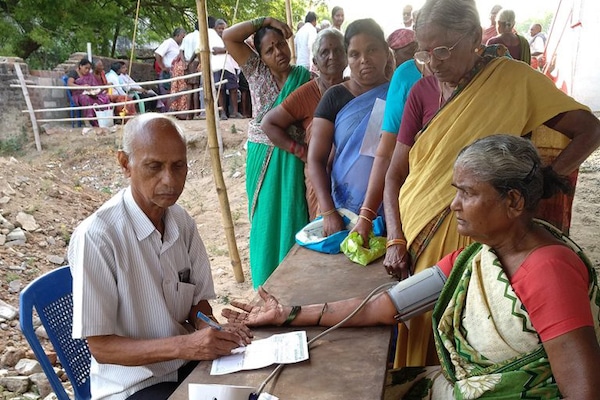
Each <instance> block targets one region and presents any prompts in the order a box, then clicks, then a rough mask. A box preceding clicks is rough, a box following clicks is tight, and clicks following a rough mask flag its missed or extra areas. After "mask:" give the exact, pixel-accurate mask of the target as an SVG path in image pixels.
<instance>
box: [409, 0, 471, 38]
mask: <svg viewBox="0 0 600 400" xmlns="http://www.w3.org/2000/svg"><path fill="white" fill-rule="evenodd" d="M428 24H435V25H438V26H440V27H442V28H445V29H447V30H449V31H453V32H458V33H463V34H466V33H468V32H476V31H477V30H478V29H481V22H480V20H479V11H477V7H476V5H475V1H474V0H427V1H426V2H425V5H424V6H423V7H422V8H421V9H420V10H419V16H418V18H417V21H416V23H415V32H417V33H418V32H419V28H422V27H423V26H425V25H428Z"/></svg>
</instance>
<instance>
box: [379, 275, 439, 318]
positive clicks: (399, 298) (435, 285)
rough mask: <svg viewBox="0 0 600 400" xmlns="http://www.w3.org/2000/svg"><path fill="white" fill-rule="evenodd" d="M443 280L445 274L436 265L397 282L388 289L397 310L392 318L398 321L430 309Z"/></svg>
mask: <svg viewBox="0 0 600 400" xmlns="http://www.w3.org/2000/svg"><path fill="white" fill-rule="evenodd" d="M445 282H446V275H444V273H443V272H442V270H441V269H440V267H438V266H437V265H435V266H433V267H431V268H427V269H426V270H424V271H421V272H419V273H418V274H416V275H413V276H411V277H409V278H407V279H405V280H403V281H402V282H398V284H397V285H396V286H394V287H392V288H391V289H389V290H388V294H389V296H390V298H391V299H392V302H393V303H394V306H395V307H396V310H398V314H396V316H395V317H394V318H395V319H396V320H398V321H406V320H409V319H411V318H412V317H414V316H417V315H419V314H422V313H424V312H426V311H429V310H432V309H433V306H434V305H435V302H436V301H437V299H438V297H439V296H440V293H441V291H442V288H443V287H444V283H445Z"/></svg>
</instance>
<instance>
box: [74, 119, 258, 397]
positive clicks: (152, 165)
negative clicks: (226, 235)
mask: <svg viewBox="0 0 600 400" xmlns="http://www.w3.org/2000/svg"><path fill="white" fill-rule="evenodd" d="M186 152H187V149H186V142H185V139H184V137H183V133H182V132H181V130H180V129H179V128H178V126H177V124H176V123H175V122H174V121H173V120H172V119H171V118H169V117H167V116H164V115H162V114H157V113H147V114H142V115H140V116H138V117H136V118H134V119H132V120H131V121H129V122H128V123H127V124H126V125H125V131H124V135H123V149H122V150H120V151H119V152H118V160H119V164H120V165H121V168H122V169H123V172H124V174H125V176H126V177H128V178H129V179H130V186H129V187H128V188H127V189H123V190H121V191H120V192H119V193H117V194H116V195H115V196H114V197H113V198H112V199H110V200H109V201H108V202H106V203H105V204H104V205H103V206H102V207H100V208H99V209H98V210H97V211H96V212H95V213H94V214H92V215H91V216H90V217H88V218H87V219H86V220H84V221H83V222H82V223H81V224H80V225H79V226H78V227H77V228H76V229H75V232H74V233H73V236H72V238H71V242H70V245H69V262H70V264H71V273H72V274H73V337H75V338H87V341H88V344H89V347H90V351H91V353H92V365H91V371H90V375H91V377H90V383H91V393H92V399H110V400H122V399H130V400H134V399H167V398H168V397H169V396H170V394H171V393H172V392H173V391H175V389H176V388H177V386H178V385H179V384H180V383H181V382H182V380H183V379H184V378H185V376H186V374H189V372H190V371H191V369H192V368H193V367H194V365H195V363H190V362H188V360H212V359H215V358H217V357H220V356H224V355H227V354H230V352H231V350H232V349H234V348H236V347H238V346H240V345H245V344H248V343H249V342H250V337H251V333H250V331H249V330H248V329H247V328H245V327H244V326H227V327H225V328H223V329H222V330H217V329H214V328H211V327H209V326H208V325H207V324H206V323H205V322H203V321H201V320H200V319H198V318H197V313H198V312H199V311H201V312H202V313H204V314H206V315H208V316H209V317H210V318H214V317H212V309H211V306H210V304H209V303H208V299H212V298H214V297H215V293H214V286H213V281H212V277H211V271H210V265H209V260H208V255H207V253H206V249H205V247H204V244H203V243H202V240H201V239H200V236H199V234H198V231H197V228H196V223H195V221H194V220H193V219H192V217H191V216H190V215H189V214H188V213H187V212H186V211H184V210H183V208H181V207H180V206H179V205H177V204H175V203H176V201H177V199H178V198H179V196H180V195H181V192H182V191H183V187H184V184H185V179H186V175H187V156H186Z"/></svg>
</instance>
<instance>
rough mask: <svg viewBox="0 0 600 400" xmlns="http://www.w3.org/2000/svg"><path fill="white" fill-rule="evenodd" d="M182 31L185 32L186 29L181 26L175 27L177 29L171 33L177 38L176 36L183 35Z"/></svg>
mask: <svg viewBox="0 0 600 400" xmlns="http://www.w3.org/2000/svg"><path fill="white" fill-rule="evenodd" d="M182 33H185V29H183V28H181V27H179V28H175V29H174V30H173V34H172V35H171V37H174V38H175V37H177V36H179V35H181V34H182Z"/></svg>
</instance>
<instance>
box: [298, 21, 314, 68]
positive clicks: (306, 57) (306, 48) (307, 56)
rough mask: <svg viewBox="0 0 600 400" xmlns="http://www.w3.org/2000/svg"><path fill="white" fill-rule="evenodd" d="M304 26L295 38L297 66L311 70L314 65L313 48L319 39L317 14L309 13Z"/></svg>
mask: <svg viewBox="0 0 600 400" xmlns="http://www.w3.org/2000/svg"><path fill="white" fill-rule="evenodd" d="M304 22H305V23H304V25H302V28H300V30H299V31H298V32H297V33H296V36H295V37H294V45H295V46H296V65H302V66H303V67H304V68H306V69H308V70H310V68H311V65H312V59H313V56H312V46H313V43H314V42H315V40H316V39H317V28H316V27H317V14H315V13H314V12H313V11H309V12H308V13H307V14H306V17H305V18H304Z"/></svg>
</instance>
